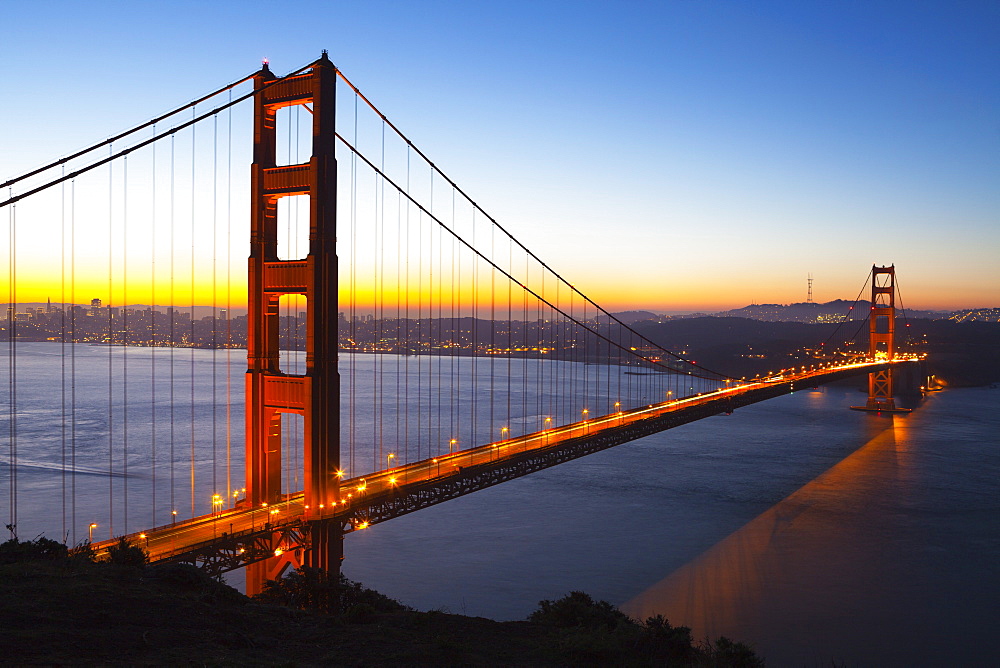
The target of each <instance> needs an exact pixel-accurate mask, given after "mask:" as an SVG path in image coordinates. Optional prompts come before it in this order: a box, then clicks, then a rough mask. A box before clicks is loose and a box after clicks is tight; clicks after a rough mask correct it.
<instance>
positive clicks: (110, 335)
mask: <svg viewBox="0 0 1000 668" xmlns="http://www.w3.org/2000/svg"><path fill="white" fill-rule="evenodd" d="M108 150H109V151H113V149H112V147H111V145H110V144H109V145H108ZM113 170H114V163H113V162H109V163H108V296H107V299H108V303H107V306H105V309H106V310H107V313H108V332H107V337H106V339H105V344H106V345H107V346H108V537H109V538H114V537H115V506H114V501H115V493H114V481H115V475H114V430H115V420H114V393H113V389H114V382H113V381H114V368H113V367H114V365H113V359H112V355H113V354H114V346H112V345H111V344H112V343H113V342H114V328H113V327H112V322H111V304H112V298H113V292H112V287H113V285H112V280H113V277H114V267H113V265H112V261H113V259H114V254H115V253H114V222H115V212H114V171H113Z"/></svg>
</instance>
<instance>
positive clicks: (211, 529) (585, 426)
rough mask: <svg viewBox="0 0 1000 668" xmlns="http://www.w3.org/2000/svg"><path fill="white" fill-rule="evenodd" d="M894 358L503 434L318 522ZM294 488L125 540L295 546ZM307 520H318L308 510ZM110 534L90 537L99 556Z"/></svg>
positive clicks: (410, 505)
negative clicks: (255, 504)
mask: <svg viewBox="0 0 1000 668" xmlns="http://www.w3.org/2000/svg"><path fill="white" fill-rule="evenodd" d="M898 363H899V362H898V361H897V362H892V363H888V362H860V363H854V364H848V365H842V366H838V367H832V368H822V369H817V370H809V371H803V372H801V373H797V374H786V375H784V376H776V377H771V378H767V379H762V380H760V381H755V382H750V383H746V384H741V385H737V386H733V387H728V388H725V389H721V390H718V391H715V392H710V393H706V394H701V395H696V396H692V397H687V398H684V399H678V400H672V401H667V402H663V403H657V404H652V405H649V406H645V407H641V408H636V409H632V410H629V411H622V412H618V413H612V414H610V415H604V416H600V417H596V418H594V419H590V420H584V421H581V422H576V423H573V424H569V425H565V426H561V427H555V428H552V429H547V430H543V431H540V432H535V433H532V434H527V435H525V436H520V437H515V438H510V439H505V440H502V441H498V442H495V443H489V444H487V445H483V446H478V447H475V448H469V449H466V450H461V451H458V452H454V453H450V454H447V455H443V456H440V457H435V458H431V459H425V460H422V461H417V462H413V463H410V464H405V465H400V466H397V467H394V468H390V469H387V470H383V471H377V472H374V473H371V474H368V475H365V476H359V477H356V478H351V479H347V480H344V481H342V482H341V486H340V493H341V499H342V501H341V502H340V503H339V504H337V505H336V507H331V508H324V509H323V510H322V517H321V519H327V520H333V521H338V522H340V524H341V527H342V530H343V531H344V532H345V533H346V532H350V531H354V530H358V529H363V528H366V527H368V526H369V525H371V524H374V523H376V522H380V521H384V520H386V519H390V518H392V517H397V516H399V515H403V514H406V513H408V512H412V511H414V510H418V509H420V508H425V507H427V506H430V505H434V504H436V503H441V502H443V501H446V500H448V499H452V498H455V497H457V496H462V495H464V494H468V493H471V492H473V491H476V490H479V489H483V488H485V487H489V486H491V485H495V484H498V483H500V482H504V481H506V480H510V479H512V478H516V477H519V476H522V475H526V474H528V473H531V472H533V471H537V470H540V469H542V468H547V467H549V466H553V465H555V464H558V463H561V462H564V461H568V460H570V459H575V458H577V457H581V456H583V455H586V454H590V453H592V452H597V451H599V450H603V449H606V448H609V447H613V446H615V445H619V444H621V443H625V442H628V441H631V440H634V439H636V438H641V437H642V436H646V435H649V434H652V433H656V432H658V431H663V430H665V429H669V428H671V427H674V426H678V425H680V424H685V423H688V422H692V421H695V420H698V419H701V418H704V417H708V416H710V415H717V414H719V413H723V412H731V411H732V410H734V409H735V408H738V407H740V406H745V405H749V404H752V403H756V402H758V401H763V400H765V399H770V398H773V397H776V396H781V395H783V394H788V393H789V392H792V391H794V390H795V389H797V388H806V387H814V386H816V385H819V384H822V383H826V382H830V381H833V380H837V379H839V378H844V377H849V376H854V375H858V374H862V373H869V372H871V371H874V370H878V369H880V368H884V367H885V366H887V365H888V364H898ZM303 511H304V507H303V495H302V493H301V492H298V493H296V494H292V495H289V497H288V498H287V499H286V500H284V501H282V502H280V503H277V504H273V505H270V506H266V507H264V506H262V507H259V508H240V507H237V508H235V509H230V510H223V511H220V512H218V513H215V514H211V515H202V516H200V517H194V518H191V519H189V520H185V521H181V522H176V523H173V524H170V525H166V526H161V527H157V528H155V529H150V530H148V531H145V532H143V533H141V534H133V535H131V536H130V537H129V538H130V539H132V540H133V541H136V542H138V543H139V544H140V545H142V546H143V547H145V548H146V549H147V550H148V551H149V556H150V561H153V562H156V561H167V560H176V561H187V562H191V563H197V564H198V565H201V566H206V565H207V566H208V570H210V571H215V572H224V571H226V570H231V569H233V568H238V567H240V566H243V565H246V564H247V563H253V562H254V561H259V560H261V559H265V558H268V557H270V556H274V554H275V551H276V550H277V551H278V553H280V551H281V550H282V549H284V550H291V549H298V548H300V547H302V546H303V545H304V544H305V543H304V538H303V536H304V535H305V534H306V533H307V532H308V522H305V521H304V518H303V516H304V512H303ZM312 519H320V518H316V517H313V518H312ZM114 542H115V541H113V540H108V541H103V542H100V543H95V544H94V548H95V550H96V551H97V552H98V554H99V555H100V554H103V553H105V552H106V551H107V549H108V547H110V546H111V545H112V544H114Z"/></svg>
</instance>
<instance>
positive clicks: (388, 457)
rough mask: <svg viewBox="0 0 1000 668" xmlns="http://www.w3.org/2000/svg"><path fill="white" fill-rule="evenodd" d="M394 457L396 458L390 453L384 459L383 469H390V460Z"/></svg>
mask: <svg viewBox="0 0 1000 668" xmlns="http://www.w3.org/2000/svg"><path fill="white" fill-rule="evenodd" d="M395 456H396V455H395V454H393V453H391V452H390V453H389V455H388V456H387V457H386V458H385V467H386V468H387V469H390V468H392V458H393V457H395Z"/></svg>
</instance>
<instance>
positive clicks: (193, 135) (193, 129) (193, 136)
mask: <svg viewBox="0 0 1000 668" xmlns="http://www.w3.org/2000/svg"><path fill="white" fill-rule="evenodd" d="M191 114H192V118H193V117H194V114H195V107H192V108H191ZM197 129H198V126H197V125H192V126H191V318H190V320H189V321H188V322H189V324H190V334H189V337H190V338H189V339H188V346H189V347H190V349H191V354H190V365H189V367H188V373H189V379H190V383H191V384H190V387H189V389H190V395H189V396H190V398H191V402H190V403H191V462H190V471H191V475H190V481H189V484H190V485H191V516H192V517H194V516H195V515H196V514H197V513H196V512H195V497H194V495H195V488H194V481H195V471H194V363H195V355H194V323H195V301H194V299H195V295H194V264H195V254H194V242H195V238H196V234H195V232H196V225H195V210H196V204H195V199H196V198H195V189H196V188H197V180H196V178H195V165H196V162H197V161H196V160H195V155H196V154H197V150H196V149H197V144H196V137H197Z"/></svg>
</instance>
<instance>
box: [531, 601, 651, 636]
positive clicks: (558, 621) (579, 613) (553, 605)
mask: <svg viewBox="0 0 1000 668" xmlns="http://www.w3.org/2000/svg"><path fill="white" fill-rule="evenodd" d="M528 621H531V622H537V623H539V624H546V625H548V626H555V627H558V628H564V629H565V628H584V629H604V630H607V631H611V630H614V629H616V628H618V627H619V626H624V625H628V624H634V622H633V621H632V620H631V619H629V618H628V616H627V615H626V614H625V613H623V612H622V611H621V610H619V609H618V608H616V607H615V606H613V605H611V604H610V603H608V602H607V601H595V600H594V599H592V598H591V597H590V595H589V594H585V593H583V592H582V591H574V592H570V593H569V595H568V596H563V597H562V598H560V599H558V600H556V601H539V602H538V609H537V610H535V611H534V612H532V613H531V614H530V615H529V616H528Z"/></svg>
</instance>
